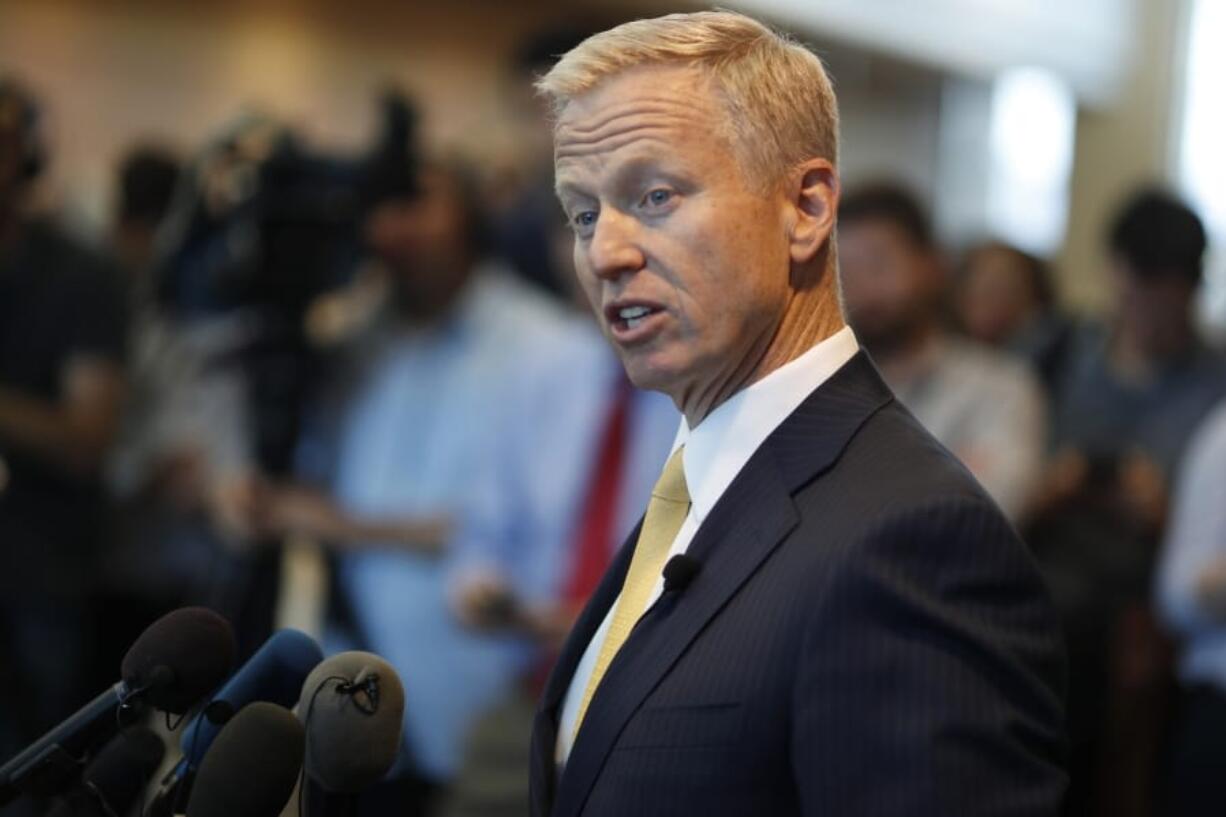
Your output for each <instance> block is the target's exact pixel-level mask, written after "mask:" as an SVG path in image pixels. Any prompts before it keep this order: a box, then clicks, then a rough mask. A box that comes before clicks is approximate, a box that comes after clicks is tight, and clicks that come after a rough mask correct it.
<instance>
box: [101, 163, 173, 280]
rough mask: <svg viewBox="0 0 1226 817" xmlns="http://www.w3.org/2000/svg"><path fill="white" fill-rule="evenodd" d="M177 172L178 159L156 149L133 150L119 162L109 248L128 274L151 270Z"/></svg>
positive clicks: (138, 273) (171, 197) (171, 200)
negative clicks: (110, 247) (113, 220)
mask: <svg viewBox="0 0 1226 817" xmlns="http://www.w3.org/2000/svg"><path fill="white" fill-rule="evenodd" d="M181 172H182V171H181V168H180V161H179V157H178V156H176V155H175V154H174V153H173V152H172V151H171V150H169V149H168V148H163V147H158V146H156V145H141V146H138V147H135V148H133V149H131V150H130V151H128V153H127V154H125V155H124V157H123V159H122V160H121V161H120V164H119V172H118V179H117V182H118V184H117V192H118V195H117V196H116V197H115V209H116V214H115V222H114V227H113V230H112V234H111V246H112V249H113V252H114V254H115V257H116V259H117V260H118V261H119V263H120V265H121V266H123V268H124V269H126V270H129V271H130V273H131V274H134V275H142V274H145V273H147V271H148V270H149V269H150V268H151V267H152V266H153V262H154V256H155V252H156V239H157V233H158V229H159V228H160V227H161V225H162V221H163V219H164V218H165V217H166V214H167V212H168V211H169V210H170V206H171V204H172V202H173V200H174V195H175V189H176V188H177V186H178V184H179V178H180V174H181ZM145 286H149V284H148V283H146V284H145Z"/></svg>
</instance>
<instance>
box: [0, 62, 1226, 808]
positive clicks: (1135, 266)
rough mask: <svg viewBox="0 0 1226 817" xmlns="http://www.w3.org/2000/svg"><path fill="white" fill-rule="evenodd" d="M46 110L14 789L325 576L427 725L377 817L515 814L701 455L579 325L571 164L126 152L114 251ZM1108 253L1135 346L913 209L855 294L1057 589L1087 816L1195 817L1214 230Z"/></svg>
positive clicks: (849, 210) (1212, 551) (1220, 460)
mask: <svg viewBox="0 0 1226 817" xmlns="http://www.w3.org/2000/svg"><path fill="white" fill-rule="evenodd" d="M560 50H564V49H563V48H562V47H559V46H558V45H557V44H556V43H544V44H541V49H540V51H539V53H534V54H528V55H527V56H526V57H525V60H524V64H523V69H524V71H525V75H527V74H530V73H531V72H532V71H533V70H535V69H536V68H537V67H538V63H539V61H540V60H541V59H544V57H545V55H547V54H552V53H557V52H559V51H560ZM40 104H48V105H54V100H36V99H35V98H34V97H33V96H31V95H30V93H29V92H28V91H27V90H25V89H24V88H23V87H22V86H21V85H20V84H18V82H17V81H15V80H13V79H5V80H3V82H2V84H0V664H2V665H3V666H4V667H5V669H6V671H5V672H4V673H2V674H0V684H3V685H4V696H3V699H4V700H5V701H8V702H20V705H6V706H5V707H3V709H2V710H0V756H3V757H8V756H9V755H12V754H14V753H15V752H16V751H17V750H18V749H19V748H20V747H22V746H23V745H25V744H26V743H28V742H29V741H30V740H32V739H33V738H34V737H36V736H37V735H38V734H40V733H41V732H42V731H44V730H45V729H46V728H48V727H49V726H50V725H52V724H54V723H55V722H57V721H58V720H60V719H62V718H63V717H64V716H65V715H66V714H67V713H68V712H70V711H72V710H73V709H75V708H76V707H77V706H79V705H80V704H81V703H82V702H84V701H85V700H87V699H88V698H89V697H90V696H92V695H93V694H95V693H96V692H97V691H98V690H99V689H102V688H103V687H104V686H106V685H107V684H109V683H111V682H113V681H114V675H115V670H116V668H117V665H118V662H119V657H120V656H121V655H122V653H123V651H124V649H125V648H126V646H127V645H128V644H129V643H130V642H131V641H132V639H133V638H134V637H135V636H136V635H137V634H138V633H139V632H140V630H141V629H142V628H143V627H144V626H145V625H146V624H148V623H149V622H151V621H152V620H153V619H154V618H156V617H157V616H158V615H159V614H161V613H162V612H165V611H166V610H169V609H172V608H174V607H177V606H181V605H184V604H205V605H208V606H210V607H213V608H214V609H217V610H218V611H220V612H222V613H223V614H224V615H226V616H227V617H228V618H229V619H230V620H231V621H233V622H234V623H235V624H236V626H237V628H238V631H239V635H240V639H241V641H242V647H243V651H244V653H245V654H250V652H251V651H252V650H253V649H254V648H255V647H256V646H258V645H259V644H260V643H261V642H262V641H263V639H264V638H266V637H267V635H268V634H269V632H271V630H272V628H273V627H274V626H276V625H277V623H278V609H280V608H281V607H282V606H283V605H284V603H285V596H286V595H287V594H293V593H295V592H299V588H297V587H296V586H295V585H294V584H293V582H291V581H290V580H289V579H288V578H287V576H288V574H287V572H286V571H285V570H284V564H285V555H286V553H287V552H288V551H290V550H293V549H295V548H297V547H298V546H300V545H301V544H302V543H303V542H307V543H311V545H312V546H313V547H316V548H320V549H322V550H321V552H322V553H324V554H325V558H326V564H327V568H328V569H327V571H326V576H327V580H326V587H325V591H326V592H324V593H322V594H321V595H320V599H321V601H320V603H321V604H322V605H323V618H322V624H321V632H322V635H323V640H324V644H325V648H326V649H327V650H328V651H334V650H339V649H347V648H353V647H361V648H364V649H369V650H371V651H374V652H377V653H379V654H381V655H383V656H385V657H386V658H387V659H388V660H389V661H390V662H391V663H392V664H393V665H394V666H395V667H396V668H397V670H398V672H399V673H400V674H401V676H402V679H403V681H404V684H405V687H406V690H407V696H408V706H407V711H406V722H405V750H404V751H403V752H402V759H401V762H400V763H399V765H398V766H397V768H396V769H394V770H393V773H392V775H391V777H390V778H389V781H388V782H387V783H386V784H385V785H384V786H382V787H381V788H380V789H379V790H377V791H372V792H370V793H369V794H368V796H367V798H366V801H365V802H364V806H363V807H364V808H365V809H367V810H368V811H369V813H374V814H381V813H392V812H393V811H394V812H395V813H402V814H403V813H408V814H447V815H496V814H522V813H523V810H524V805H523V804H524V803H525V802H526V794H527V793H526V787H527V771H526V764H527V750H528V747H527V742H528V730H529V728H530V724H531V716H532V710H533V706H534V701H535V698H536V694H537V692H538V691H539V688H540V685H541V683H542V682H543V680H544V676H545V673H546V672H547V671H548V667H549V665H550V662H551V656H552V655H553V652H554V651H555V650H556V649H557V647H558V645H559V644H560V641H561V638H562V637H563V636H564V635H565V633H566V631H567V629H568V627H569V625H570V623H571V622H572V621H573V620H574V617H575V616H576V614H577V612H578V610H579V609H580V608H581V606H582V604H583V603H584V601H585V599H586V598H587V596H588V595H589V594H590V593H591V592H592V591H593V589H594V588H595V585H596V583H597V582H598V580H599V579H600V576H601V574H602V572H603V570H604V567H605V566H606V565H607V563H608V561H609V559H610V557H611V555H612V553H613V551H614V550H615V548H616V547H618V546H619V545H620V543H621V541H622V539H623V538H624V537H625V535H626V534H627V533H628V532H629V531H630V530H631V528H632V527H633V525H634V523H635V522H636V521H637V518H638V515H639V514H640V513H641V510H642V508H643V507H644V506H645V503H646V497H647V494H648V491H649V490H650V486H651V484H652V483H653V482H654V480H655V477H656V475H657V474H658V472H659V469H660V468H661V466H662V464H663V461H664V458H665V457H666V456H667V454H668V450H669V445H670V443H671V441H672V438H673V435H674V434H675V433H676V430H677V426H678V423H679V419H680V418H679V415H678V413H677V412H676V410H675V409H674V408H673V406H672V405H671V403H670V402H669V401H668V400H667V399H666V398H663V397H661V396H660V395H655V394H648V393H642V392H639V391H636V390H635V389H634V388H633V387H632V386H631V385H630V384H629V382H628V381H627V380H626V379H625V376H624V374H623V373H622V371H621V368H620V365H619V364H618V362H617V360H616V358H615V357H614V355H613V353H612V351H611V350H610V349H609V348H608V347H607V345H606V344H605V342H604V341H603V339H602V338H601V337H600V335H599V332H598V331H597V329H596V328H595V325H594V323H593V322H592V321H591V320H590V318H589V317H588V316H587V314H586V312H585V310H586V306H585V305H584V304H581V303H580V302H579V296H577V295H576V294H575V291H574V287H573V285H572V282H571V276H570V271H569V267H570V262H569V252H570V240H571V239H570V231H569V228H568V225H566V224H565V223H564V221H563V219H562V215H561V212H560V210H559V209H558V208H557V207H556V205H555V203H554V199H553V192H552V162H551V157H550V156H549V155H548V153H547V152H542V155H541V156H540V157H539V162H538V163H537V164H535V165H534V166H524V167H520V168H516V169H515V172H514V173H507V172H503V171H504V170H505V169H498V171H499V172H494V169H491V168H480V167H472V166H470V165H468V164H466V163H465V162H463V161H462V160H460V159H457V158H456V157H453V156H449V155H447V154H446V152H439V151H425V150H421V149H419V146H412V147H413V149H408V148H405V147H404V145H403V144H399V145H396V144H393V145H392V147H393V148H394V149H392V150H391V151H390V152H389V151H384V152H383V153H381V154H377V155H375V154H372V156H373V158H372V160H371V161H370V162H368V163H367V164H366V165H362V166H357V165H354V166H345V167H340V166H334V165H326V164H320V163H319V162H313V161H312V160H310V158H309V157H304V155H303V154H302V152H301V150H300V149H299V148H298V146H296V145H294V144H293V142H292V139H291V138H290V137H289V136H288V135H287V134H286V133H285V132H284V130H283V129H281V128H279V127H278V126H277V125H276V123H270V122H262V121H255V122H245V123H242V125H241V126H240V127H238V128H236V129H234V130H232V131H231V132H230V133H228V135H227V137H226V138H225V139H224V140H221V141H219V142H217V143H215V144H213V145H212V146H211V147H210V148H209V149H208V150H206V151H204V152H202V153H201V154H200V155H197V156H192V157H184V156H178V155H176V154H174V153H173V152H171V151H168V150H166V149H164V148H158V147H148V146H140V147H136V148H134V149H133V151H132V152H131V153H130V154H129V155H128V156H127V157H126V158H125V159H124V161H123V163H122V164H121V166H120V167H119V168H118V169H117V184H116V189H117V191H118V193H117V198H116V201H115V206H114V222H113V228H112V230H111V232H110V234H109V236H107V237H106V238H105V239H103V240H99V241H96V242H94V243H93V245H92V246H87V245H86V244H85V243H83V242H82V241H81V240H79V239H78V238H75V237H72V236H70V235H69V234H68V233H67V232H66V231H64V230H63V229H61V228H59V227H57V226H56V223H55V221H54V219H53V218H51V217H49V215H48V214H45V213H37V212H33V211H32V210H31V208H30V207H29V206H28V201H29V194H30V191H31V189H32V187H33V186H34V185H35V184H36V183H37V180H38V176H39V173H40V170H41V166H42V165H43V164H44V163H45V161H46V158H47V157H45V156H44V155H42V151H43V148H42V146H41V145H40V144H39V142H38V141H37V117H38V116H39V105H40ZM410 119H411V117H410ZM407 121H408V120H406V119H405V118H403V117H402V118H401V119H399V120H396V119H394V118H393V125H394V124H395V123H397V122H398V123H399V124H400V125H401V126H403V125H405V124H406V122H407ZM545 127H547V125H546V124H545V120H544V118H543V117H542V128H545ZM389 132H390V133H391V134H393V136H394V137H395V138H396V139H400V141H401V142H402V143H403V142H404V141H406V140H410V139H411V138H412V137H411V131H409V130H405V129H404V128H403V127H402V128H400V129H398V128H397V127H395V126H393V127H390V128H389ZM393 141H395V139H394V140H393ZM542 144H543V145H547V144H548V139H544V140H542ZM376 153H377V152H376ZM269 190H276V191H278V195H277V196H275V197H271V196H267V195H264V194H266V193H267V191H269ZM253 191H255V192H253ZM321 202H322V205H321ZM337 213H344V217H343V218H341V217H338V216H336V214H337ZM1103 227H1104V233H1103V235H1104V249H1105V251H1106V252H1105V255H1106V256H1107V257H1108V258H1109V259H1110V266H1111V276H1110V279H1109V280H1110V282H1111V286H1112V287H1113V290H1114V291H1113V293H1112V294H1113V298H1112V303H1113V308H1112V310H1111V312H1110V314H1108V315H1105V316H1103V318H1102V319H1099V320H1091V319H1088V318H1082V317H1079V316H1076V315H1073V314H1070V313H1068V312H1066V311H1064V310H1063V309H1062V308H1061V306H1060V303H1059V299H1058V298H1057V297H1056V293H1055V287H1054V284H1053V277H1052V273H1051V270H1049V269H1048V268H1047V265H1046V264H1045V263H1044V261H1043V260H1042V259H1039V258H1035V257H1033V256H1031V255H1029V254H1027V253H1026V252H1024V251H1022V250H1020V249H1018V248H1015V247H1012V246H1009V245H1008V244H1005V243H1001V242H999V241H995V240H989V239H985V240H984V242H983V243H981V244H978V245H976V246H973V247H968V248H964V247H945V246H942V245H941V244H940V243H939V242H938V240H937V238H936V236H935V235H934V232H933V228H932V226H931V224H930V220H929V217H928V214H927V212H926V208H925V207H924V205H923V203H922V202H920V201H919V200H917V198H916V197H915V196H914V195H913V194H911V193H910V192H909V191H908V190H907V189H906V187H905V186H903V185H900V184H896V183H894V182H891V181H888V180H885V181H880V182H875V183H872V184H867V185H859V186H855V185H853V186H851V187H849V188H848V189H847V190H846V192H845V194H844V197H843V200H842V203H841V209H840V224H839V232H838V242H837V244H838V254H839V259H840V266H841V274H842V285H843V293H844V299H845V303H846V308H847V312H848V317H849V319H850V322H851V324H852V326H853V328H854V329H855V331H856V334H857V337H858V339H859V341H860V343H861V344H862V345H863V346H864V347H865V348H866V349H867V350H868V351H869V353H870V354H871V356H872V358H873V360H874V362H875V363H876V365H877V366H878V367H879V368H880V370H881V371H882V373H883V375H884V376H885V378H886V380H887V381H888V382H889V384H890V385H891V387H892V388H893V389H894V391H895V393H896V394H897V395H898V397H899V399H900V400H901V401H902V402H903V403H904V405H906V406H907V407H908V408H909V409H910V410H911V411H912V412H913V413H915V415H916V416H917V417H918V418H919V419H920V420H921V422H923V424H924V425H925V426H926V427H927V428H928V429H929V430H930V431H931V432H932V433H933V434H934V435H935V436H936V437H937V438H938V439H939V440H940V441H941V442H942V443H943V444H944V445H945V446H947V447H948V448H949V449H950V450H951V451H953V453H954V454H956V455H957V456H958V457H959V458H960V459H961V460H962V461H963V462H964V463H965V465H966V466H967V468H968V469H969V470H970V471H972V472H973V473H974V474H975V475H976V476H977V477H978V478H979V480H980V481H981V482H982V483H983V485H984V486H985V487H986V488H987V490H988V491H989V492H990V493H991V494H992V496H993V497H994V498H995V499H996V500H997V501H998V503H999V504H1000V505H1001V507H1002V508H1003V509H1004V510H1005V511H1006V512H1007V513H1008V514H1009V515H1010V516H1011V518H1012V519H1013V520H1014V521H1015V523H1016V525H1017V526H1018V528H1019V530H1020V531H1021V532H1022V533H1023V535H1024V537H1025V538H1026V540H1027V541H1028V543H1029V544H1030V545H1031V547H1032V549H1033V552H1034V556H1035V559H1036V561H1037V563H1038V565H1039V567H1040V569H1041V571H1042V572H1043V574H1044V576H1045V577H1046V579H1047V581H1048V585H1049V587H1050V590H1051V593H1052V596H1053V598H1054V600H1055V602H1056V604H1057V607H1058V609H1059V611H1060V614H1061V618H1062V621H1063V625H1064V628H1065V638H1066V641H1067V644H1068V649H1069V655H1070V667H1071V670H1070V677H1069V694H1068V701H1069V718H1070V735H1071V739H1072V745H1071V748H1070V768H1071V770H1072V786H1071V789H1070V796H1069V805H1068V808H1067V812H1068V813H1069V814H1071V815H1093V814H1111V815H1126V814H1155V813H1161V814H1172V815H1179V814H1192V813H1197V812H1195V811H1194V810H1193V809H1194V806H1193V805H1190V804H1192V803H1199V802H1204V801H1205V800H1206V799H1208V800H1212V799H1214V798H1216V797H1217V796H1218V794H1217V792H1219V791H1220V790H1221V786H1222V785H1223V784H1222V782H1221V780H1222V779H1223V777H1222V774H1221V772H1222V761H1221V757H1223V756H1226V510H1224V509H1223V508H1224V506H1226V503H1224V502H1223V500H1226V496H1223V495H1222V486H1223V485H1226V474H1223V473H1222V471H1223V470H1224V469H1226V465H1224V464H1226V359H1224V358H1223V357H1222V356H1221V355H1220V354H1219V352H1218V351H1217V350H1214V349H1212V348H1211V347H1210V346H1209V345H1208V344H1207V343H1206V342H1205V341H1204V340H1203V339H1202V337H1201V336H1200V334H1199V333H1198V331H1197V328H1196V325H1195V322H1194V319H1193V312H1194V310H1193V304H1194V300H1195V296H1196V293H1197V290H1198V286H1199V284H1200V281H1201V278H1202V276H1203V272H1204V270H1203V258H1204V256H1205V250H1206V239H1205V232H1204V229H1203V227H1202V225H1201V223H1200V221H1199V219H1198V217H1197V215H1196V214H1195V213H1194V212H1192V211H1191V210H1190V209H1189V208H1188V207H1187V206H1185V205H1184V204H1183V203H1181V202H1180V201H1179V199H1178V198H1176V197H1175V196H1173V195H1171V194H1170V193H1167V192H1164V191H1161V190H1158V189H1152V190H1145V191H1140V192H1138V193H1137V194H1136V195H1135V196H1133V197H1131V198H1129V199H1128V200H1126V201H1123V202H1121V203H1120V207H1119V210H1118V212H1117V214H1116V215H1115V217H1114V218H1113V220H1112V221H1111V222H1110V223H1109V224H1105V225H1103ZM1076 273H1077V271H1076V270H1070V271H1066V274H1074V275H1075V274H1076ZM1218 802H1221V801H1220V800H1219V801H1218ZM14 813H18V812H14Z"/></svg>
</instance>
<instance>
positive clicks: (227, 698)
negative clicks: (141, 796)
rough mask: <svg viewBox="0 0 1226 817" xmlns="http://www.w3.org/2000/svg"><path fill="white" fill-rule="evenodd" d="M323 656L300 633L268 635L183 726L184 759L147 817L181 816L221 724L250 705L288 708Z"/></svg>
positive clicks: (164, 782) (165, 781)
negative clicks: (260, 703)
mask: <svg viewBox="0 0 1226 817" xmlns="http://www.w3.org/2000/svg"><path fill="white" fill-rule="evenodd" d="M323 658H324V654H323V650H321V649H320V647H319V644H317V643H316V642H315V639H313V638H311V637H310V636H309V635H307V634H306V633H303V632H301V631H299V630H279V631H278V632H276V633H273V634H272V635H271V636H270V637H269V638H268V640H267V641H265V642H264V644H263V645H262V646H261V647H260V648H259V649H258V650H256V652H255V654H254V655H252V656H251V658H250V659H249V660H248V661H247V663H245V664H243V666H242V667H240V668H239V670H238V672H236V673H234V676H233V677H232V678H230V680H229V681H227V682H226V684H225V686H223V687H222V688H221V689H220V690H218V692H217V694H215V695H214V696H213V700H212V702H211V703H209V705H208V706H206V707H205V708H204V711H203V712H201V713H200V714H198V715H196V716H195V718H193V719H192V721H191V722H190V723H189V724H188V725H187V728H186V729H185V730H184V731H183V737H182V738H181V739H180V740H179V749H180V751H182V753H183V758H182V759H181V760H180V761H179V762H178V763H177V764H176V765H175V766H174V768H173V769H171V770H170V772H169V773H168V774H167V775H166V776H165V777H163V778H162V781H161V784H160V785H159V787H158V791H157V794H155V795H154V797H153V799H152V800H151V801H150V802H149V807H148V809H147V811H146V814H147V815H148V817H164V816H165V817H168V815H170V814H173V813H182V810H183V803H184V802H186V800H187V797H188V795H190V794H191V785H192V784H191V779H190V778H191V775H192V772H193V771H194V770H195V769H196V768H197V767H198V766H199V765H200V762H201V760H202V759H203V758H204V756H205V753H207V752H208V750H209V747H210V746H212V744H213V741H214V740H215V739H216V738H217V735H218V733H219V732H220V731H221V728H222V724H224V723H226V722H227V721H228V720H229V719H230V718H231V717H232V716H233V715H234V713H235V712H237V711H238V710H239V709H242V708H243V707H244V706H246V705H247V704H249V703H252V702H253V701H266V702H269V703H274V704H277V705H279V706H283V707H289V706H292V705H293V704H294V702H295V701H296V700H298V691H299V690H300V689H301V688H302V683H303V681H304V680H305V679H306V677H307V674H308V673H309V672H310V671H311V670H312V669H314V668H315V666H316V665H318V664H319V662H320V661H322V660H323ZM176 805H177V806H178V808H177V809H176V808H175V806H176Z"/></svg>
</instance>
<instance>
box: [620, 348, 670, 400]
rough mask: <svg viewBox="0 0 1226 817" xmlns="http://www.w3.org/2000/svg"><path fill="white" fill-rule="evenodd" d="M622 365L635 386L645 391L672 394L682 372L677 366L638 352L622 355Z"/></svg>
mask: <svg viewBox="0 0 1226 817" xmlns="http://www.w3.org/2000/svg"><path fill="white" fill-rule="evenodd" d="M621 361H622V366H623V368H625V370H626V377H628V378H630V382H631V383H633V384H634V386H635V388H638V389H643V390H644V391H659V392H664V393H665V394H670V393H671V392H672V390H673V389H674V388H675V387H676V384H677V382H678V381H679V380H680V372H679V371H677V370H676V369H675V367H669V366H666V365H663V364H662V363H661V362H660V361H658V360H652V359H650V358H647V357H646V356H641V355H636V354H633V353H631V354H623V355H621Z"/></svg>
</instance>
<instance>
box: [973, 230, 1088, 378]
mask: <svg viewBox="0 0 1226 817" xmlns="http://www.w3.org/2000/svg"><path fill="white" fill-rule="evenodd" d="M953 301H954V304H953V308H954V316H955V319H956V322H957V324H958V327H959V328H960V329H961V330H962V331H963V332H965V333H966V335H967V336H968V337H970V338H971V339H972V340H975V341H978V342H979V343H983V344H985V345H987V346H994V347H996V348H998V349H1002V350H1005V351H1008V352H1011V353H1013V354H1015V355H1018V356H1020V357H1021V358H1022V359H1023V360H1025V361H1027V362H1028V363H1029V364H1030V365H1031V367H1032V368H1033V369H1034V371H1035V372H1037V373H1038V375H1039V378H1040V380H1041V381H1042V383H1043V385H1044V387H1045V388H1046V390H1047V392H1048V394H1049V395H1050V393H1051V390H1052V389H1053V387H1054V386H1055V384H1056V381H1057V379H1058V378H1059V376H1060V374H1061V372H1062V367H1063V364H1064V361H1065V357H1066V352H1067V348H1068V342H1069V338H1070V336H1071V334H1072V329H1073V326H1072V323H1071V321H1069V320H1068V318H1066V317H1065V316H1064V315H1063V314H1062V313H1061V312H1060V310H1059V307H1058V306H1057V304H1056V293H1055V289H1054V287H1053V285H1052V280H1051V271H1050V270H1049V269H1048V266H1047V263H1046V262H1044V261H1043V260H1042V259H1040V258H1037V257H1036V256H1034V255H1031V254H1030V253H1028V252H1026V251H1024V250H1021V249H1019V248H1017V247H1015V246H1013V245H1011V244H1007V243H1005V242H1003V241H987V242H984V243H982V244H979V245H977V246H975V247H972V248H971V249H970V250H969V251H968V252H967V253H966V256H965V258H964V259H963V262H962V267H961V270H960V272H959V275H958V278H957V280H956V282H955V286H954V292H953Z"/></svg>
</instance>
